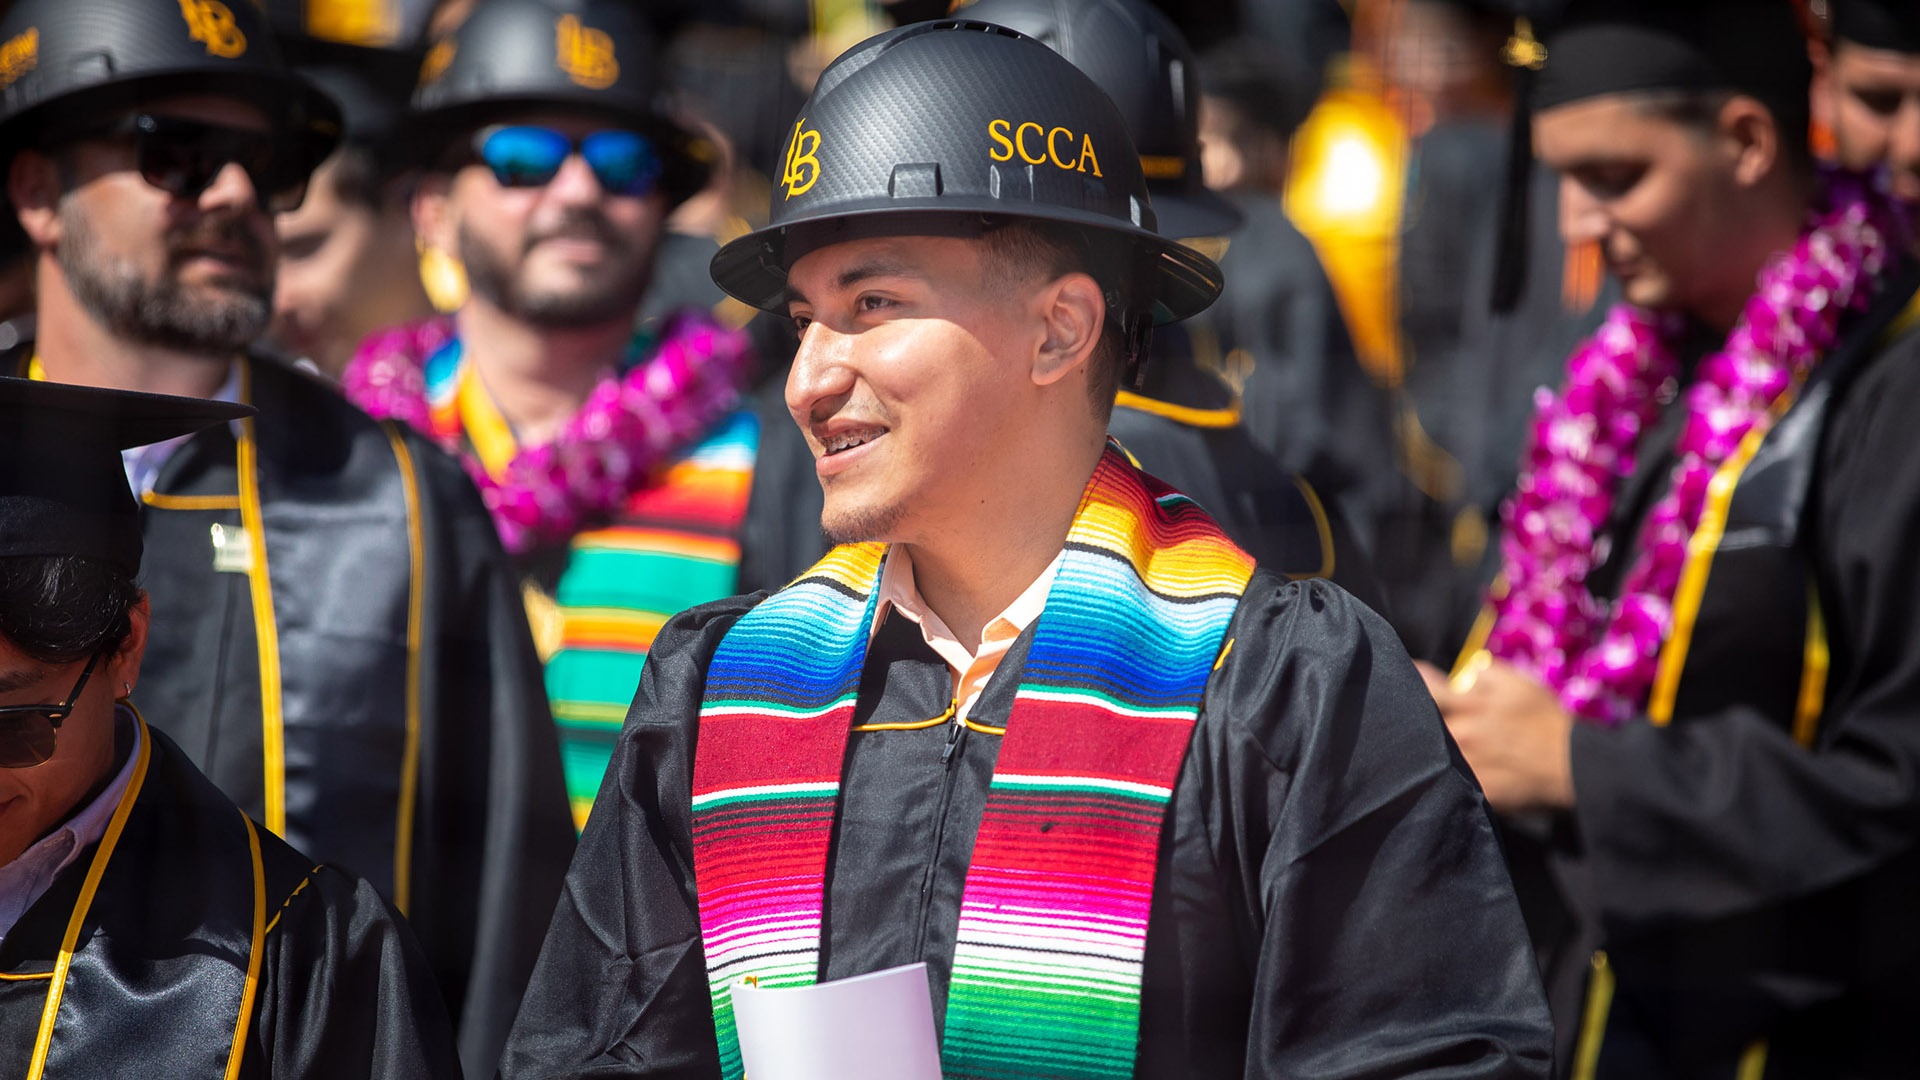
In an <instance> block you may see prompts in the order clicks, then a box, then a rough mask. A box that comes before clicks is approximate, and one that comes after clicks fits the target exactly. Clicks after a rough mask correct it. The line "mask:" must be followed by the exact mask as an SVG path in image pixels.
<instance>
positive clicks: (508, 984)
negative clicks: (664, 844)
mask: <svg viewBox="0 0 1920 1080" xmlns="http://www.w3.org/2000/svg"><path fill="white" fill-rule="evenodd" d="M414 452H415V459H416V461H417V462H418V464H419V468H420V473H421V478H422V480H423V482H424V483H423V488H424V489H425V490H424V494H425V495H426V497H427V500H428V503H429V506H430V508H431V509H432V511H433V512H432V514H431V515H430V518H431V521H430V523H429V527H430V529H431V533H430V535H432V536H433V537H434V538H435V539H436V540H437V541H438V543H437V544H435V545H433V547H432V550H433V553H434V556H435V557H436V558H437V559H438V560H439V562H438V566H437V567H436V566H430V567H429V574H428V581H429V588H428V593H427V596H426V605H427V612H428V618H429V620H430V622H429V623H428V631H429V634H430V639H429V643H428V649H429V650H430V652H429V655H428V657H427V659H426V664H425V668H426V673H425V682H426V685H425V686H424V687H423V688H422V691H421V694H422V713H423V715H422V717H421V750H420V753H421V758H420V790H419V796H418V802H417V805H416V810H415V816H414V837H413V844H414V847H413V852H414V858H413V872H412V874H411V880H412V882H413V892H412V897H411V902H410V904H409V905H408V907H407V916H408V918H409V919H410V920H411V921H412V923H413V925H414V927H415V928H416V929H417V930H418V932H419V935H420V940H421V943H422V945H423V946H424V947H425V949H426V952H427V955H428V957H429V959H430V960H431V962H432V964H433V967H434V971H435V975H436V977H437V979H438V981H439V983H440V987H441V990H442V992H443V993H444V994H445V995H446V998H447V1001H448V1009H449V1011H450V1012H451V1013H452V1015H453V1017H454V1022H455V1025H456V1028H457V1030H458V1032H459V1038H460V1058H461V1061H462V1063H463V1064H464V1066H465V1068H466V1071H467V1072H468V1074H470V1075H474V1076H487V1075H491V1073H492V1071H493V1069H494V1067H495V1064H496V1063H497V1062H498V1061H499V1059H500V1051H501V1047H502V1046H503V1045H504V1044H505V1040H506V1036H507V1030H508V1028H509V1027H511V1026H512V1023H513V1017H514V1013H515V1012H516V1010H517V1009H518V1007H519V1003H520V996H521V994H522V992H523V991H524V990H525V988H526V985H527V979H528V978H529V977H530V976H531V974H532V972H533V964H534V959H535V958H536V957H537V956H538V955H539V950H540V943H541V940H542V938H543V937H544V936H545V934H546V928H547V924H548V922H549V921H550V920H551V919H552V917H553V905H554V902H555V900H557V899H558V897H559V895H560V885H561V881H562V880H563V878H564V877H565V875H566V872H567V863H568V860H569V858H570V857H571V856H572V854H573V845H574V830H573V816H572V811H571V809H570V808H569V806H568V804H567V795H566V782H565V779H564V776H563V774H562V771H561V763H560V743H559V733H558V731H557V730H556V729H555V727H554V724H553V719H552V714H551V713H550V712H549V710H548V705H547V694H546V683H545V679H544V676H543V673H542V670H541V665H540V658H539V655H538V653H536V652H535V650H534V646H533V638H532V634H531V632H530V630H529V629H528V626H527V616H526V607H525V604H524V601H523V600H522V598H521V593H520V586H519V580H518V578H517V576H516V574H515V572H514V570H513V568H512V566H511V564H510V563H509V561H508V559H507V556H506V554H505V552H504V551H503V550H502V548H501V546H500V541H499V538H498V535H497V533H496V532H495V530H494V525H493V521H492V519H491V518H490V517H489V516H488V514H487V511H486V508H485V507H484V505H483V504H482V503H481V501H480V498H479V494H478V493H477V492H476V491H475V490H474V487H473V484H472V481H470V480H469V479H468V478H467V476H466V473H465V471H464V470H463V469H462V468H461V467H460V465H459V464H458V463H456V462H455V461H454V460H453V459H452V458H451V457H449V456H447V455H445V454H442V453H441V452H440V451H439V450H438V449H437V448H434V447H432V446H429V445H426V444H425V443H424V441H421V440H415V445H414Z"/></svg>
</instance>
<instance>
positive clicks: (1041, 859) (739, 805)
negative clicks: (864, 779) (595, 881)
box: [693, 448, 1253, 1080]
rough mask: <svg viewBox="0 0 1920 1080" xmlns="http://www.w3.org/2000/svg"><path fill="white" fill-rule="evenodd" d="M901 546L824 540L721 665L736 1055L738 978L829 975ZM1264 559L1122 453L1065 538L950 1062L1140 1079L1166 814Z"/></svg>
mask: <svg viewBox="0 0 1920 1080" xmlns="http://www.w3.org/2000/svg"><path fill="white" fill-rule="evenodd" d="M885 551H886V549H885V547H884V545H880V544H859V545H851V546H846V547H840V548H836V549H834V550H833V551H832V552H830V553H829V554H828V555H827V557H826V558H825V559H823V560H822V561H821V562H820V564H819V565H818V566H816V567H814V568H813V570H811V571H809V572H808V573H807V575H806V576H804V577H802V578H801V579H800V580H799V581H797V582H795V583H794V584H793V585H791V586H788V587H787V588H786V589H784V590H782V591H781V592H779V593H778V594H776V595H774V596H772V597H769V598H768V599H767V600H766V601H765V602H763V603H761V604H760V605H759V606H758V607H756V608H754V609H753V610H752V611H750V612H748V613H747V614H746V615H745V616H743V617H742V618H741V619H740V621H739V622H738V623H736V624H734V627H733V629H732V630H730V631H729V632H728V633H727V635H726V637H725V638H724V639H723V640H722V641H721V643H720V647H719V648H718V649H717V650H716V651H715V653H714V657H713V661H712V663H711V665H710V666H709V667H708V671H707V686H706V696H705V699H704V700H703V701H702V703H701V709H700V738H699V740H698V747H697V750H696V752H695V758H694V772H693V846H694V871H695V876H696V879H697V882H698V886H699V895H700V930H701V936H702V939H703V941H704V945H705V949H706V958H707V973H708V980H709V984H710V986H711V990H712V994H713V1014H714V1030H715V1033H716V1035H717V1036H718V1038H719V1045H720V1060H721V1067H722V1072H723V1073H724V1075H725V1076H727V1077H728V1078H729V1080H733V1078H737V1077H739V1076H740V1075H741V1064H740V1050H739V1044H738V1041H737V1037H736V1033H735V1028H734V1019H733V1004H732V997H731V987H732V986H733V985H734V984H735V983H736V982H738V981H739V980H740V979H741V978H743V977H749V976H750V977H753V978H754V979H755V980H756V981H757V982H758V984H759V985H762V986H773V987H780V986H804V985H808V984H811V983H812V982H814V981H815V980H816V979H817V978H818V976H819V966H820V935H821V931H822V927H823V920H822V916H821V910H822V904H823V902H824V892H825V882H826V868H827V848H828V841H829V836H830V834H831V832H832V829H833V817H834V808H835V803H836V800H837V798H838V796H839V791H840V769H841V763H842V760H843V758H844V756H845V753H846V743H847V731H848V728H849V727H850V726H851V722H852V718H853V709H854V699H855V697H856V695H857V693H858V690H859V685H860V671H861V667H862V665H863V664H864V662H865V659H866V649H867V641H868V636H869V627H870V626H871V625H872V621H873V614H874V607H875V604H876V599H875V597H876V596H877V594H878V585H879V579H880V566H881V560H882V558H883V556H884V555H885ZM1252 573H1253V560H1252V558H1251V557H1249V556H1248V555H1247V554H1246V553H1245V552H1243V551H1241V550H1240V549H1239V548H1237V547H1235V546H1234V545H1233V543H1232V541H1230V540H1228V539H1227V538H1226V536H1225V535H1224V534H1223V533H1221V532H1220V529H1219V527H1218V526H1216V525H1215V524H1214V523H1213V521H1212V519H1210V518H1209V517H1207V515H1206V513H1205V512H1204V511H1202V510H1201V509H1200V508H1199V507H1198V506H1197V505H1195V504H1194V503H1193V501H1192V500H1190V499H1188V498H1187V497H1186V496H1184V495H1180V494H1178V493H1175V492H1173V491H1171V490H1170V489H1168V488H1166V487H1165V486H1164V485H1162V484H1160V483H1159V482H1158V481H1156V480H1154V479H1152V478H1151V477H1148V476H1146V475H1145V474H1143V473H1141V472H1139V471H1138V470H1136V469H1134V468H1133V467H1132V466H1130V465H1128V464H1127V463H1126V461H1125V459H1123V458H1122V457H1121V456H1120V455H1119V454H1118V453H1116V452H1115V451H1114V450H1113V449H1111V448H1109V450H1108V452H1107V454H1106V455H1105V456H1104V457H1103V458H1102V459H1101V462H1100V465H1099V467H1098V468H1097V469H1096V470H1095V472H1094V475H1093V478H1092V480H1091V481H1090V482H1089V484H1088V485H1087V491H1086V494H1085V495H1084V496H1083V497H1082V500H1081V504H1080V509H1079V511H1078V512H1077V513H1076V514H1075V516H1074V521H1073V527H1072V530H1071V531H1070V532H1069V533H1068V534H1067V545H1066V553H1065V557H1064V558H1063V559H1062V560H1061V563H1060V569H1059V573H1058V574H1057V576H1056V577H1055V579H1054V584H1053V588H1052V590H1051V591H1050V592H1049V593H1048V595H1047V604H1046V608H1045V610H1044V612H1043V613H1042V614H1041V616H1040V621H1039V625H1038V627H1037V628H1036V630H1035V632H1034V641H1033V645H1032V648H1031V649H1030V650H1029V653H1028V657H1027V663H1026V668H1025V670H1024V671H1022V673H1021V681H1020V688H1019V692H1018V694H1017V696H1016V697H1015V700H1014V705H1013V711H1012V714H1011V716H1010V717H1009V718H1008V722H1007V729H1006V730H1007V733H1006V737H1005V741H1004V742H1003V744H1002V745H1001V748H1000V756H999V759H998V763H997V765H996V767H995V769H994V773H993V779H992V782H991V784H990V786H989V788H988V792H987V801H986V807H985V810H984V812H983V813H982V816H981V820H980V827H979V833H978V837H977V839H976V841H975V844H974V851H973V862H972V865H971V867H970V868H969V869H968V872H967V881H966V889H965V892H964V893H963V895H962V900H961V906H960V925H959V934H958V938H957V941H956V944H955V947H954V958H953V980H952V985H951V988H950V991H949V995H948V1001H947V1014H946V1035H945V1040H944V1047H943V1051H942V1058H943V1066H944V1069H945V1072H946V1074H947V1075H948V1076H949V1077H979V1078H987V1077H996V1078H997V1077H1022V1078H1025V1077H1062V1078H1066V1077H1072V1078H1088V1080H1092V1078H1104V1077H1122V1076H1130V1075H1132V1073H1133V1063H1134V1051H1135V1044H1136V1042H1137V1041H1138V1037H1139V1014H1140V983H1141V965H1142V962H1143V959H1144V956H1145V951H1146V933H1147V913H1148V908H1149V906H1150V903H1151V899H1152V895H1153V878H1154V868H1155V864H1156V856H1157V854H1158V851H1159V843H1160V829H1161V823H1162V821H1163V819H1164V817H1165V815H1166V807H1167V802H1168V800H1169V798H1170V797H1171V795H1172V789H1173V784H1174V780H1175V777H1176V775H1177V774H1178V771H1179V768H1180V763H1181V760H1182V758H1183V757H1184V756H1185V754H1186V748H1187V742H1188V739H1189V736H1190V734H1191V732H1192V727H1193V722H1194V719H1195V717H1197V716H1198V715H1199V710H1200V701H1201V697H1202V695H1203V694H1204V692H1205V690H1206V684H1207V679H1208V677H1209V676H1210V675H1211V673H1212V670H1213V668H1214V666H1215V664H1216V662H1217V661H1218V658H1219V657H1220V655H1221V648H1222V640H1223V639H1224V638H1225V636H1226V630H1227V623H1228V621H1229V620H1230V619H1231V618H1232V617H1233V612H1234V609H1235V607H1236V606H1238V604H1239V602H1240V594H1241V593H1242V592H1243V591H1244V590H1245V589H1246V584H1247V579H1248V578H1249V577H1250V576H1251V575H1252Z"/></svg>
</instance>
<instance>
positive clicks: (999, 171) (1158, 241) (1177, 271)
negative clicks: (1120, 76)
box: [713, 20, 1221, 325]
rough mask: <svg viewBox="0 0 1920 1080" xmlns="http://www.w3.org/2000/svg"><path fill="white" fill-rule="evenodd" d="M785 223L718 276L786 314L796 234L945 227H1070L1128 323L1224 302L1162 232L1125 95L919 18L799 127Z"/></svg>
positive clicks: (826, 89) (755, 237) (982, 30)
mask: <svg viewBox="0 0 1920 1080" xmlns="http://www.w3.org/2000/svg"><path fill="white" fill-rule="evenodd" d="M771 216H772V221H771V224H769V225H768V227H766V228H764V229H761V230H759V231H758V232H754V233H750V234H748V235H746V236H743V237H741V238H740V239H738V240H735V241H733V242H732V243H730V244H728V245H727V246H726V247H724V248H721V249H720V253H719V254H718V255H715V256H714V259H713V279H714V281H715V282H716V283H718V284H719V286H720V287H721V288H722V289H725V290H726V291H727V292H728V293H730V294H732V295H733V296H734V297H736V298H738V299H739V300H741V301H743V302H745V303H747V304H749V305H751V306H753V307H757V308H760V309H762V310H765V311H779V310H782V308H783V306H784V304H785V300H784V297H783V295H782V294H783V292H784V290H785V288H786V283H787V267H788V266H789V265H790V252H789V250H788V240H789V237H790V236H791V235H792V234H793V232H794V230H795V229H797V228H803V227H804V228H805V229H806V230H807V232H808V233H809V234H814V233H827V234H829V235H828V242H832V240H835V239H838V238H840V237H841V236H848V237H850V236H853V235H857V234H859V232H860V231H861V230H873V229H888V228H890V229H894V230H896V231H903V232H909V231H910V232H917V233H933V232H938V231H940V230H941V229H954V228H957V227H962V226H965V225H967V224H968V223H973V224H989V223H992V222H994V221H1000V220H1007V219H1017V220H1028V221H1043V222H1052V223H1056V224H1058V225H1062V226H1066V227H1068V228H1070V229H1071V230H1073V231H1074V232H1075V233H1076V234H1077V235H1078V236H1080V237H1081V238H1082V239H1084V240H1085V241H1086V242H1087V244H1088V245H1089V247H1090V248H1091V249H1092V254H1093V256H1094V257H1093V258H1092V259H1091V260H1090V265H1091V266H1093V267H1094V268H1095V271H1094V272H1095V275H1096V276H1097V277H1101V278H1102V281H1101V284H1102V285H1103V286H1105V287H1106V288H1107V289H1108V290H1109V304H1110V307H1111V310H1112V311H1113V312H1114V313H1115V314H1116V315H1118V316H1119V317H1120V320H1121V322H1122V324H1123V325H1132V324H1140V323H1144V322H1151V323H1165V322H1172V321H1175V320H1178V319H1184V318H1186V317H1188V316H1190V315H1193V314H1196V313H1198V312H1200V311H1202V310H1204V309H1205V308H1206V307H1207V305H1208V304H1211V303H1213V301H1214V298H1215V297H1217V296H1219V295H1220V284H1221V278H1220V268H1219V267H1218V266H1216V265H1214V263H1213V261H1212V260H1210V259H1208V258H1207V257H1206V256H1204V255H1201V254H1200V253H1198V252H1196V251H1194V250H1193V249H1191V248H1188V247H1186V246H1185V245H1183V244H1180V243H1179V242H1177V241H1175V240H1171V239H1168V238H1165V237H1162V236H1160V235H1158V234H1156V233H1155V232H1154V231H1153V230H1154V224H1155V218H1154V211H1153V208H1152V205H1151V204H1150V202H1149V197H1148V194H1147V182H1146V176H1145V175H1144V174H1143V173H1142V172H1141V169H1140V157H1139V154H1138V153H1137V152H1135V150H1134V147H1133V140H1132V137H1131V136H1130V135H1129V134H1128V133H1127V125H1126V121H1125V120H1124V119H1123V118H1122V117H1121V115H1120V113H1119V111H1118V110H1117V109H1115V108H1114V105H1113V102H1112V101H1111V100H1109V99H1108V98H1107V96H1106V95H1105V94H1104V93H1101V91H1100V88H1099V87H1098V86H1096V85H1094V83H1093V81H1092V80H1090V79H1088V78H1087V77H1086V76H1085V75H1084V74H1082V73H1081V72H1080V71H1079V69H1077V68H1075V67H1074V66H1073V65H1072V64H1070V63H1068V62H1067V61H1066V60H1064V59H1062V58H1061V57H1060V56H1058V55H1057V54H1055V53H1054V52H1053V51H1051V50H1049V49H1048V48H1047V47H1046V46H1044V45H1041V44H1039V43H1038V42H1036V41H1033V40H1031V39H1029V38H1027V37H1024V36H1022V35H1020V34H1018V33H1015V32H1014V31H1011V30H1008V29H1006V28H1004V27H999V26H992V25H989V24H986V23H977V22H970V21H959V20H947V21H939V22H927V23H916V24H914V25H912V26H904V27H901V28H899V29H897V30H893V31H889V32H888V33H885V34H881V35H878V36H876V37H872V38H869V39H867V40H866V41H864V42H862V43H861V44H859V45H856V46H854V47H853V48H852V49H850V50H848V51H847V52H846V53H845V54H843V55H842V56H841V57H840V58H839V59H838V60H835V61H834V62H833V63H832V64H831V65H829V66H828V67H827V69H826V71H825V72H823V73H821V76H820V81H819V82H818V83H817V84H816V85H815V87H814V90H813V95H812V96H811V97H810V98H808V99H807V103H806V105H805V106H804V107H802V109H801V111H800V115H799V116H798V117H796V118H795V120H794V125H793V133H792V135H791V136H789V138H788V142H787V152H786V158H785V164H784V166H783V175H782V176H780V177H779V178H778V179H777V184H776V187H775V189H774V192H773V210H772V215H771Z"/></svg>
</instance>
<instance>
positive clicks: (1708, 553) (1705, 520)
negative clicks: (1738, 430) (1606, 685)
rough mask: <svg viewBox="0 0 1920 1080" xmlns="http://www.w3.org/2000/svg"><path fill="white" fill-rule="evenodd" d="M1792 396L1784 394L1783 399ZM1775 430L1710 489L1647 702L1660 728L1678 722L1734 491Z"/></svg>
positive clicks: (1766, 427)
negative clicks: (1676, 708)
mask: <svg viewBox="0 0 1920 1080" xmlns="http://www.w3.org/2000/svg"><path fill="white" fill-rule="evenodd" d="M1788 396H1789V395H1782V400H1784V399H1785V398H1786V397H1788ZM1782 411H1784V406H1783V405H1781V404H1780V403H1779V402H1776V403H1775V409H1774V415H1775V416H1779V415H1780V413H1781V412H1782ZM1770 430H1772V425H1771V424H1762V425H1759V426H1757V427H1755V428H1754V429H1753V430H1752V431H1749V432H1747V436H1746V438H1744V439H1742V440H1740V447H1739V449H1737V450H1735V451H1734V452H1733V456H1732V457H1730V458H1728V459H1727V460H1726V463H1725V464H1723V465H1721V466H1720V470H1719V471H1718V472H1716V473H1714V475H1713V480H1712V481H1711V482H1709V483H1708V484H1707V502H1706V506H1704V507H1703V508H1702V509H1701V511H1700V524H1699V525H1698V526H1697V527H1695V529H1694V530H1693V538H1692V539H1691V540H1689V541H1688V542H1687V561H1686V565H1685V566H1684V567H1683V568H1682V569H1681V571H1680V585H1679V587H1678V588H1677V589H1676V590H1675V591H1674V596H1673V633H1672V635H1671V636H1670V637H1668V638H1667V644H1666V646H1665V647H1664V648H1662V649H1661V650H1660V666H1659V669H1658V672H1657V673H1656V674H1655V675H1654V679H1653V690H1652V692H1651V693H1650V694H1649V695H1648V698H1647V718H1648V719H1650V720H1652V721H1653V722H1654V724H1655V725H1657V726H1660V727H1665V726H1666V725H1667V724H1668V723H1670V722H1672V720H1673V705H1674V700H1675V698H1677V697H1678V696H1679V693H1680V675H1681V672H1683V671H1684V670H1685V669H1686V666H1687V650H1688V648H1689V647H1690V646H1691V645H1692V644H1693V624H1694V620H1696V619H1698V618H1699V617H1700V602H1701V599H1702V598H1703V597H1704V596H1705V595H1706V592H1707V574H1708V572H1709V571H1711V570H1712V568H1713V557H1714V555H1715V554H1717V553H1718V552H1719V550H1720V540H1721V538H1722V537H1723V536H1724V535H1725V534H1726V530H1727V511H1728V508H1729V507H1730V506H1731V505H1732V503H1733V491H1734V488H1735V487H1737V486H1738V485H1739V483H1740V475H1741V474H1742V473H1744V472H1746V470H1747V466H1748V465H1749V464H1750V463H1751V462H1752V461H1753V455H1754V454H1756V453H1758V452H1759V450H1760V444H1761V443H1762V442H1764V441H1766V437H1767V432H1768V431H1770Z"/></svg>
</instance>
